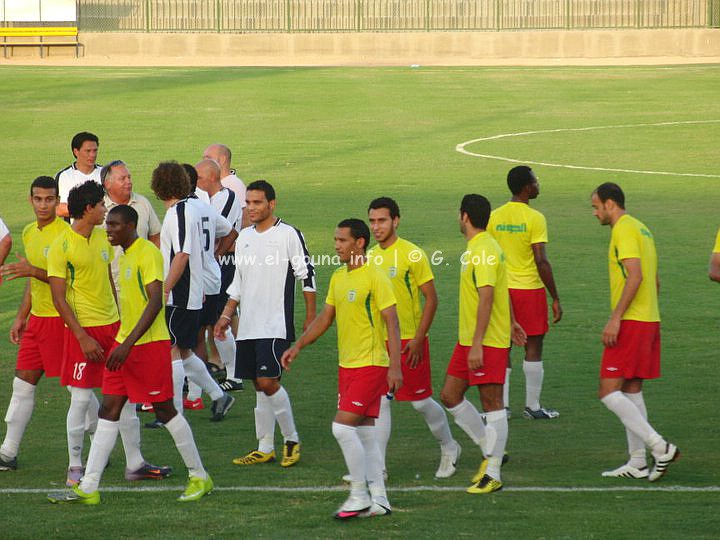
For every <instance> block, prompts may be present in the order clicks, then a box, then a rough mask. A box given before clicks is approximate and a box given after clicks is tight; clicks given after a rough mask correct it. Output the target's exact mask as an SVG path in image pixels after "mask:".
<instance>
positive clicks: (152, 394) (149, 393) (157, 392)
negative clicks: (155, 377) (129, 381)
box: [148, 390, 160, 396]
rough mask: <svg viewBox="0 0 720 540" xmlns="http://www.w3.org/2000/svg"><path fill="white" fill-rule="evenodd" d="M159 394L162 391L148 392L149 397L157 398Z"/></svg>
mask: <svg viewBox="0 0 720 540" xmlns="http://www.w3.org/2000/svg"><path fill="white" fill-rule="evenodd" d="M159 393H160V390H153V391H152V392H148V395H151V396H157V395H158V394H159Z"/></svg>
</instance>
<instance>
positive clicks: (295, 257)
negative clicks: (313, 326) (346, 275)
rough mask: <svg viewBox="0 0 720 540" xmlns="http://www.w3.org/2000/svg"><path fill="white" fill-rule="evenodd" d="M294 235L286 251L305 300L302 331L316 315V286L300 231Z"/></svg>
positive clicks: (308, 254) (313, 269)
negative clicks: (300, 283) (301, 286)
mask: <svg viewBox="0 0 720 540" xmlns="http://www.w3.org/2000/svg"><path fill="white" fill-rule="evenodd" d="M295 232H296V233H297V234H296V235H291V236H290V238H289V245H288V253H289V254H290V264H291V265H292V269H293V274H294V275H295V278H296V279H299V280H302V285H303V300H304V301H305V320H304V321H303V331H305V330H307V329H308V327H309V326H310V323H312V322H313V321H314V320H315V316H316V315H317V286H316V284H315V267H314V266H313V265H312V261H311V259H310V252H309V251H308V250H307V247H306V246H305V240H304V238H303V236H302V233H301V232H300V231H298V230H297V229H296V230H295Z"/></svg>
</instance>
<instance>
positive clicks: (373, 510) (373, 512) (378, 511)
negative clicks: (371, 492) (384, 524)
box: [358, 502, 392, 518]
mask: <svg viewBox="0 0 720 540" xmlns="http://www.w3.org/2000/svg"><path fill="white" fill-rule="evenodd" d="M390 514H392V510H390V507H389V506H383V505H382V504H378V503H376V502H374V503H372V506H371V507H370V508H368V509H367V510H365V511H363V512H360V513H359V514H358V517H360V518H368V517H376V516H389V515H390Z"/></svg>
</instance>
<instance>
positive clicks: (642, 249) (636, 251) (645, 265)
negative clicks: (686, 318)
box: [608, 214, 660, 322]
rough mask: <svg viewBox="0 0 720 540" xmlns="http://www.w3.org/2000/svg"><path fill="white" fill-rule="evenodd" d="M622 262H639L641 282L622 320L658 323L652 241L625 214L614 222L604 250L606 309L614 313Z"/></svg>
mask: <svg viewBox="0 0 720 540" xmlns="http://www.w3.org/2000/svg"><path fill="white" fill-rule="evenodd" d="M625 259H640V266H641V268H642V276H643V279H642V282H641V283H640V287H639V288H638V290H637V293H636V294H635V298H633V300H632V302H630V305H629V306H628V308H627V309H626V310H625V313H624V314H623V316H622V319H623V320H630V321H644V322H655V321H659V320H660V310H659V308H658V296H657V252H656V251H655V239H654V238H653V235H652V233H651V232H650V230H649V229H648V228H647V227H646V226H645V225H644V224H643V223H642V222H641V221H639V220H637V219H635V218H634V217H632V216H630V215H629V214H624V215H623V216H621V217H620V219H618V220H617V221H616V222H615V225H613V228H612V233H611V235H610V247H609V249H608V268H609V271H610V309H615V306H617V303H618V302H619V301H620V297H621V296H622V291H623V289H624V288H625V282H626V281H627V272H626V271H625V267H624V266H623V265H622V262H621V261H623V260H625Z"/></svg>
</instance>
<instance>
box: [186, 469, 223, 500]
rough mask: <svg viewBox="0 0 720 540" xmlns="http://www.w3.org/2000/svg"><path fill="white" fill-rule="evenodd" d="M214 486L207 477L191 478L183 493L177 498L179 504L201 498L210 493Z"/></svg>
mask: <svg viewBox="0 0 720 540" xmlns="http://www.w3.org/2000/svg"><path fill="white" fill-rule="evenodd" d="M214 487H215V484H213V481H212V478H210V475H208V477H207V478H200V477H198V476H191V477H190V481H189V482H188V485H187V487H186V488H185V492H184V493H183V494H182V495H180V497H178V501H180V502H192V501H197V500H198V499H201V498H203V497H204V496H205V495H209V494H210V493H212V490H213V488H214Z"/></svg>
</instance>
